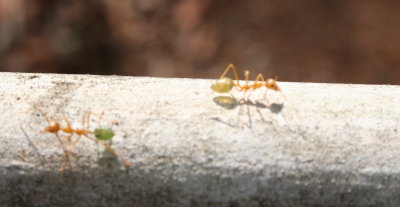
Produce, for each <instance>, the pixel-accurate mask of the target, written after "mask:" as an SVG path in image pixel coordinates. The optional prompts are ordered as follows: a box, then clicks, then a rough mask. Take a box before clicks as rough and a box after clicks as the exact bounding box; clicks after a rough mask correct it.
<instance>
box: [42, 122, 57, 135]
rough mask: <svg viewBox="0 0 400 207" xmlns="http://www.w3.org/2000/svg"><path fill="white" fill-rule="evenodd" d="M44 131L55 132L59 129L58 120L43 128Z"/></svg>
mask: <svg viewBox="0 0 400 207" xmlns="http://www.w3.org/2000/svg"><path fill="white" fill-rule="evenodd" d="M44 131H45V132H49V133H57V132H58V131H60V124H59V123H58V122H53V123H51V124H50V125H49V126H47V127H46V128H45V129H44Z"/></svg>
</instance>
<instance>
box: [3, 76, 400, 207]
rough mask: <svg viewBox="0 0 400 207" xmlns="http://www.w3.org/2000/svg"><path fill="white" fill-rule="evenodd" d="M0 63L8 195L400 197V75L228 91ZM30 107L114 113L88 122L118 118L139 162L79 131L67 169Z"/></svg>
mask: <svg viewBox="0 0 400 207" xmlns="http://www.w3.org/2000/svg"><path fill="white" fill-rule="evenodd" d="M0 75H1V83H0V97H1V102H2V104H1V106H0V114H1V115H0V117H1V118H0V128H1V131H2V133H1V135H0V141H1V142H0V143H1V144H0V156H1V159H0V173H1V176H0V206H227V207H228V206H229V207H233V206H235V207H236V206H246V207H253V206H363V207H365V206H400V175H399V173H400V165H399V163H400V133H399V130H400V127H399V123H400V96H399V94H400V87H399V86H381V85H344V84H316V83H285V82H281V83H280V86H281V88H282V91H283V92H284V95H283V94H282V93H277V92H272V91H268V92H267V94H266V95H267V96H266V97H267V99H268V100H266V99H264V92H265V91H261V90H257V91H254V92H253V93H252V94H251V95H250V96H249V98H248V100H249V102H247V103H244V102H243V101H240V99H241V98H242V97H243V93H241V92H233V93H232V95H233V96H234V97H236V98H237V99H238V100H239V101H238V102H237V103H226V101H227V100H226V98H223V97H220V94H216V93H214V92H212V91H211V90H210V85H211V83H212V81H213V80H193V79H163V78H147V77H121V76H92V75H57V74H15V73H1V74H0ZM229 101H231V100H228V102H229ZM32 108H41V109H42V110H43V111H44V112H45V113H46V114H47V116H48V117H56V116H59V115H62V114H64V115H65V116H66V117H68V120H70V122H71V124H72V126H73V127H74V128H79V127H81V119H82V115H83V113H84V111H85V110H90V111H93V112H101V111H105V112H106V113H105V116H104V119H105V120H118V125H112V126H111V123H110V122H107V121H104V120H103V121H102V123H100V124H99V123H98V119H96V117H95V116H92V118H91V121H90V126H91V129H93V128H95V127H96V126H98V125H109V126H111V127H112V128H113V129H114V131H115V133H116V136H115V138H114V140H113V142H112V147H113V148H114V149H115V150H116V151H117V152H118V153H119V155H120V157H122V158H125V159H127V160H128V161H129V162H131V163H132V166H131V167H130V168H125V167H124V166H123V165H121V164H120V163H119V162H118V160H116V159H113V157H112V156H110V155H109V153H106V152H105V151H104V149H103V148H102V147H101V146H97V145H96V144H95V143H94V142H92V141H91V140H89V139H86V138H85V137H82V138H81V141H80V142H79V143H78V144H77V146H76V148H75V149H74V150H73V153H72V155H71V160H70V162H71V169H67V170H66V171H65V172H64V173H63V174H62V173H61V172H60V171H59V168H60V167H61V166H62V163H63V151H62V149H61V147H60V144H59V143H58V141H57V139H56V136H55V135H53V134H48V133H44V132H43V130H44V128H45V127H46V126H47V125H48V124H47V122H46V120H45V119H44V118H43V117H42V116H40V114H39V113H38V112H36V111H29V110H30V109H32ZM60 123H62V124H63V125H65V124H64V122H62V121H60ZM21 128H22V129H23V130H24V131H25V132H26V134H27V136H25V135H24V133H23V131H22V129H21ZM60 136H62V134H61V133H60ZM76 138H77V137H76V136H74V137H73V138H72V139H73V140H75V139H76ZM29 140H31V141H32V143H33V144H34V147H33V145H30V144H29ZM36 149H37V150H36Z"/></svg>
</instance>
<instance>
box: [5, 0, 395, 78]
mask: <svg viewBox="0 0 400 207" xmlns="http://www.w3.org/2000/svg"><path fill="white" fill-rule="evenodd" d="M399 20H400V1H389V0H379V1H378V0H363V1H359V0H348V1H337V0H297V1H293V0H279V1H275V0H252V1H241V0H218V1H211V0H169V1H166V0H85V1H82V0H65V1H61V0H58V1H57V0H0V70H1V71H18V72H55V73H91V74H120V75H146V76H162V77H171V76H173V77H192V78H217V77H219V75H220V73H222V71H223V70H224V69H225V67H226V66H227V65H228V64H229V63H234V64H235V65H236V66H237V67H238V68H239V70H244V69H249V70H251V71H252V73H251V75H253V76H254V77H255V76H256V73H260V72H261V73H263V74H264V75H265V76H267V77H275V76H277V75H279V77H280V80H282V81H313V82H344V83H387V84H399V83H400V41H399V40H400V36H399V34H400V24H399V23H398V21H399Z"/></svg>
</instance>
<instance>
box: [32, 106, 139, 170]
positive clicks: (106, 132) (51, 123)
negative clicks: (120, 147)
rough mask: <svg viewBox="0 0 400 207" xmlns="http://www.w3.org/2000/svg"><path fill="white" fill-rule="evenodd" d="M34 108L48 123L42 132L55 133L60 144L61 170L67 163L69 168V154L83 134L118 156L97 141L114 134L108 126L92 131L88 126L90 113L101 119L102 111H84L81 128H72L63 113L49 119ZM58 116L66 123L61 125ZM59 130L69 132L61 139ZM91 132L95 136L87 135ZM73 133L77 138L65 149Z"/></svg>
mask: <svg viewBox="0 0 400 207" xmlns="http://www.w3.org/2000/svg"><path fill="white" fill-rule="evenodd" d="M34 110H36V111H38V112H39V113H40V114H41V115H42V116H43V117H44V118H45V119H46V121H47V123H48V126H47V127H45V129H44V132H47V133H52V134H55V135H56V137H57V139H58V140H59V142H60V143H61V145H62V148H63V150H64V164H63V166H62V167H61V169H60V171H61V172H63V171H64V169H65V166H66V164H67V163H68V165H69V167H70V168H71V164H70V162H69V154H70V153H71V152H72V150H73V149H74V148H75V146H76V144H77V143H78V142H79V141H80V138H81V137H82V136H84V137H86V138H87V139H90V140H92V141H94V142H96V143H97V144H98V143H101V144H102V145H103V146H104V148H105V149H106V150H107V151H109V152H111V153H112V154H113V155H114V156H116V157H119V156H118V154H117V153H116V151H115V150H114V149H113V148H111V146H109V145H108V144H106V143H103V142H101V141H99V140H107V139H111V138H112V137H113V136H114V132H113V131H112V130H111V129H108V128H96V129H95V131H94V132H93V131H90V130H89V128H90V126H89V124H90V121H89V120H90V114H94V115H97V116H99V117H100V119H101V118H102V116H103V113H101V114H100V115H99V114H96V113H93V112H89V111H86V112H85V113H84V115H83V117H82V128H81V129H74V128H72V126H71V123H70V122H69V121H68V119H67V118H66V117H65V115H62V116H59V117H56V118H53V119H50V118H48V117H47V116H46V114H45V113H44V112H43V111H42V110H41V109H38V108H35V109H34ZM60 118H62V119H64V121H65V123H66V126H65V127H63V126H61V124H60V123H59V122H58V121H57V120H59V119H60ZM110 131H111V132H110ZM59 132H64V133H66V134H69V135H68V136H66V137H64V138H63V140H61V139H60V137H59V135H58V133H59ZM99 132H100V133H99ZM91 134H94V135H95V137H96V138H93V137H91V136H89V135H91ZM110 134H111V135H110ZM74 135H77V136H78V138H77V139H76V140H75V141H73V142H72V143H71V149H70V150H66V149H65V147H64V143H65V142H67V141H71V138H72V136H74ZM120 160H121V162H122V163H123V164H124V165H125V166H127V167H129V166H130V165H131V164H130V163H129V162H128V161H126V160H124V159H122V158H120Z"/></svg>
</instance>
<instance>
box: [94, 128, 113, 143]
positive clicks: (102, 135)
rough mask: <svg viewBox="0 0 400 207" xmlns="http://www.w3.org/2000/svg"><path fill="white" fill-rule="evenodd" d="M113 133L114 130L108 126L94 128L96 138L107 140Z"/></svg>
mask: <svg viewBox="0 0 400 207" xmlns="http://www.w3.org/2000/svg"><path fill="white" fill-rule="evenodd" d="M114 135H115V133H114V131H113V130H112V129H110V128H105V127H99V128H96V129H95V130H94V136H95V137H96V139H98V140H102V141H107V140H110V139H111V138H113V137H114Z"/></svg>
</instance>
